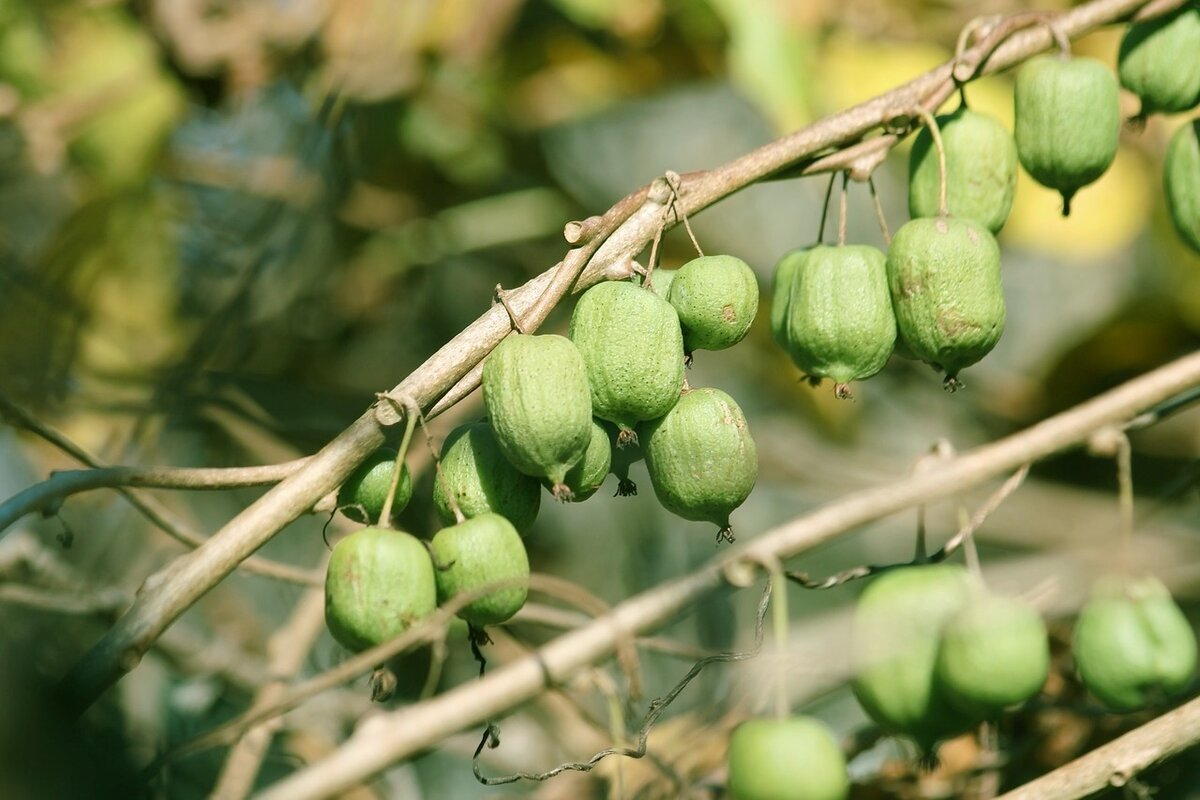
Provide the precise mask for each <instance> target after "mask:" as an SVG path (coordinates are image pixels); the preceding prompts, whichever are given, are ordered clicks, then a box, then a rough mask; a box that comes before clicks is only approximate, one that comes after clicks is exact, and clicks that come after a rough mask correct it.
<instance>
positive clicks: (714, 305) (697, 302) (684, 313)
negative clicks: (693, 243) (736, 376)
mask: <svg viewBox="0 0 1200 800" xmlns="http://www.w3.org/2000/svg"><path fill="white" fill-rule="evenodd" d="M667 299H668V300H670V301H671V305H673V306H674V307H675V311H676V312H678V314H679V324H680V326H681V327H682V328H683V349H684V350H686V351H687V352H689V353H691V352H693V351H695V350H724V349H725V348H727V347H733V346H734V345H735V344H737V343H738V342H740V341H741V340H742V339H744V338H746V334H747V333H749V332H750V325H751V324H752V323H753V322H754V315H755V314H757V313H758V278H756V277H755V276H754V270H752V269H750V265H749V264H747V263H746V262H745V261H742V260H741V259H740V258H735V257H734V256H725V255H721V256H700V257H699V258H693V259H692V260H691V261H689V262H688V263H686V264H684V265H683V266H682V267H680V268H679V272H678V274H676V276H675V280H674V281H673V282H672V283H671V292H670V294H669V295H668V298H667Z"/></svg>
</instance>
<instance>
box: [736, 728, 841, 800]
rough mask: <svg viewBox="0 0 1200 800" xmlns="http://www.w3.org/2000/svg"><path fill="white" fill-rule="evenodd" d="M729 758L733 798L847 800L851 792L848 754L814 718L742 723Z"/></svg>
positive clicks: (753, 799) (741, 799)
mask: <svg viewBox="0 0 1200 800" xmlns="http://www.w3.org/2000/svg"><path fill="white" fill-rule="evenodd" d="M728 758H729V793H730V795H732V797H733V800H843V798H845V797H846V796H847V795H848V794H849V793H850V777H849V775H848V774H847V773H846V758H845V756H843V755H842V751H841V748H839V747H838V745H837V742H836V741H834V738H833V734H831V733H830V732H829V729H828V728H827V727H825V725H824V723H822V722H821V721H820V720H817V719H814V718H813V717H799V716H797V717H788V718H786V719H752V720H749V721H747V722H743V723H742V724H741V725H739V726H737V728H735V729H734V731H733V735H732V736H731V737H730V739H729V757H728Z"/></svg>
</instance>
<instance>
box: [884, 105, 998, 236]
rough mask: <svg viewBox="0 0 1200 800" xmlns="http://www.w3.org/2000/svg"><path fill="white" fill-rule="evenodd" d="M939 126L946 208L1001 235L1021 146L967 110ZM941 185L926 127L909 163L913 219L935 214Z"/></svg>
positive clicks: (940, 120)
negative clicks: (943, 158)
mask: <svg viewBox="0 0 1200 800" xmlns="http://www.w3.org/2000/svg"><path fill="white" fill-rule="evenodd" d="M937 122H938V127H939V129H940V130H941V134H942V144H943V147H944V148H945V150H946V206H947V208H948V209H949V211H950V213H951V214H952V215H954V216H956V217H965V218H967V219H973V220H975V221H976V222H978V223H979V224H980V225H983V226H984V227H985V228H987V229H988V230H990V231H991V232H992V233H998V232H999V231H1000V229H1001V228H1003V227H1004V223H1005V222H1006V221H1007V220H1008V212H1009V211H1011V210H1012V204H1013V194H1014V193H1015V192H1016V190H1017V145H1016V144H1015V143H1014V142H1013V138H1012V136H1011V135H1010V134H1009V132H1008V131H1007V130H1005V128H1004V126H1003V125H1001V124H1000V123H999V122H998V121H997V120H996V119H995V118H993V117H990V116H988V115H987V114H980V113H979V112H976V111H971V110H969V109H967V108H959V109H958V110H957V111H955V112H954V113H953V114H947V115H944V116H940V117H938V118H937ZM940 186H941V173H940V170H939V169H938V157H937V150H936V149H935V148H934V146H933V136H932V134H930V132H929V130H928V129H927V128H922V129H921V132H920V133H918V134H917V138H916V140H915V141H913V147H912V153H911V155H910V156H909V159H908V213H909V216H911V217H913V218H914V219H915V218H917V217H933V216H936V215H937V213H938V211H939V209H938V192H939V189H940Z"/></svg>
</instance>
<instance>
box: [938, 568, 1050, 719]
mask: <svg viewBox="0 0 1200 800" xmlns="http://www.w3.org/2000/svg"><path fill="white" fill-rule="evenodd" d="M1049 669H1050V643H1049V640H1048V638H1047V634H1046V624H1045V623H1044V622H1042V618H1041V616H1040V615H1039V614H1038V613H1037V610H1036V609H1034V608H1033V607H1032V606H1030V605H1029V604H1028V603H1024V602H1022V601H1021V600H1019V599H1017V598H1015V597H1004V596H1001V595H994V594H988V593H985V592H983V591H981V590H977V591H975V592H973V593H972V595H971V599H970V600H969V601H968V602H967V603H966V605H964V606H963V607H962V608H960V609H959V610H958V611H957V612H956V613H955V614H954V615H953V616H952V617H950V619H949V621H948V622H947V623H946V628H945V630H944V631H942V641H941V644H940V646H939V647H938V658H937V668H936V678H937V681H938V684H939V687H940V689H941V691H942V692H943V694H944V695H945V697H946V699H947V700H949V701H950V703H951V704H952V705H954V706H955V707H956V708H957V709H958V710H960V711H962V712H963V713H965V714H968V715H970V716H973V717H979V718H983V719H993V718H995V717H996V716H997V715H999V714H1000V712H1001V711H1003V710H1004V709H1006V708H1008V707H1010V706H1015V705H1018V704H1020V703H1024V702H1025V701H1026V700H1028V699H1029V698H1031V697H1033V696H1034V695H1036V694H1037V693H1038V692H1039V691H1041V688H1042V686H1043V685H1044V684H1045V683H1046V676H1047V674H1048V673H1049Z"/></svg>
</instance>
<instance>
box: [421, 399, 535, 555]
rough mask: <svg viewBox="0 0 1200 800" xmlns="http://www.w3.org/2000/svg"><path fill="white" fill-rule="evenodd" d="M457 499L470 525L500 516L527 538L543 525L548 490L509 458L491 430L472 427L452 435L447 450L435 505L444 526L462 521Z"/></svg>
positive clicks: (477, 425) (462, 427)
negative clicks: (482, 516)
mask: <svg viewBox="0 0 1200 800" xmlns="http://www.w3.org/2000/svg"><path fill="white" fill-rule="evenodd" d="M451 498H453V500H454V503H455V504H457V505H458V509H459V511H460V512H461V513H462V515H463V516H464V517H466V518H467V519H470V518H471V517H477V516H479V515H480V514H486V513H488V512H495V513H497V514H499V515H500V516H502V517H504V518H505V519H507V520H508V521H509V522H511V523H512V524H513V527H515V528H516V529H517V530H518V531H520V532H522V533H525V532H526V531H528V530H529V528H530V527H531V526H532V525H533V521H534V520H535V519H537V515H538V508H539V506H540V505H541V502H542V490H541V486H540V485H539V484H538V480H537V478H533V477H530V476H529V475H526V474H525V473H523V472H521V471H520V470H518V469H517V468H516V467H514V466H513V465H512V463H511V462H509V460H508V458H506V457H505V455H504V452H503V451H502V450H501V449H500V444H499V443H498V442H497V441H496V436H495V434H494V433H492V426H491V425H489V424H488V423H487V422H471V423H468V424H466V425H460V426H459V427H457V428H455V429H454V430H453V431H451V432H450V435H449V436H447V437H446V443H445V445H444V446H443V448H442V461H441V466H440V468H439V470H438V474H437V477H436V478H435V480H434V484H433V502H434V505H435V506H436V507H437V512H438V518H439V519H441V521H442V524H443V525H453V524H454V522H455V519H456V518H455V515H454V508H453V506H452V504H451Z"/></svg>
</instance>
